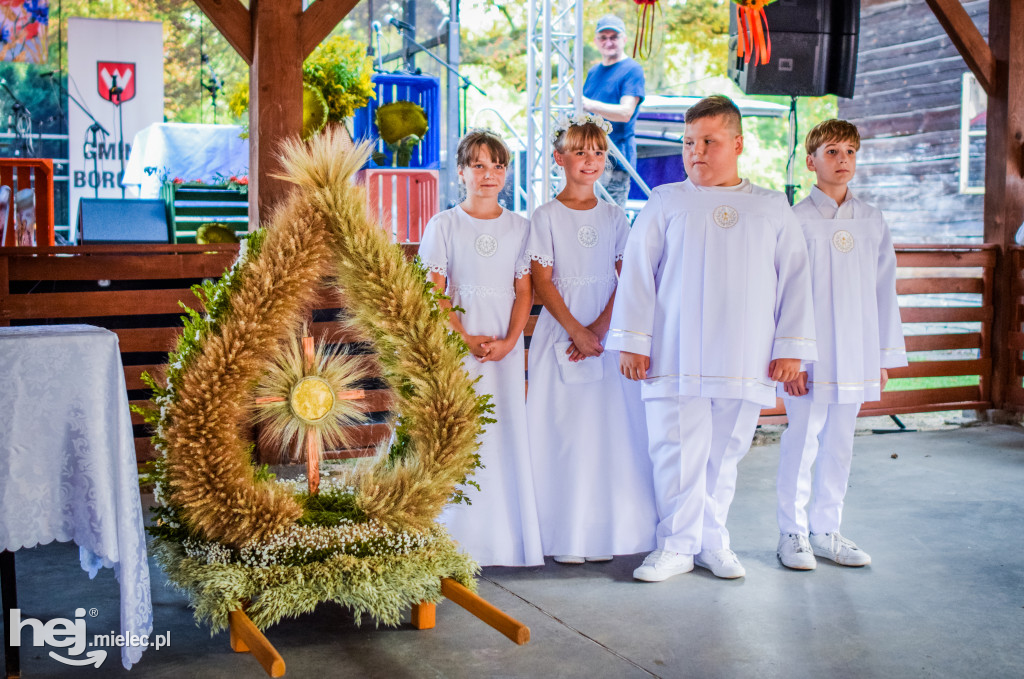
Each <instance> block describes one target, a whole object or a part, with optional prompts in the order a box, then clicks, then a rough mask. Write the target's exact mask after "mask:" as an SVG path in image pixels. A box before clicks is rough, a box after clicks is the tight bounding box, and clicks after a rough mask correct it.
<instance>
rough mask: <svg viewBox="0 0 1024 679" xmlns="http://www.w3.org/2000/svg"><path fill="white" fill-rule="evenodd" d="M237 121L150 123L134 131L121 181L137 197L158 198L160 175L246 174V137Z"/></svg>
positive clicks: (209, 177) (209, 179)
mask: <svg viewBox="0 0 1024 679" xmlns="http://www.w3.org/2000/svg"><path fill="white" fill-rule="evenodd" d="M241 134H242V127H241V126H240V125H201V124H197V123H153V124H152V125H150V126H149V127H145V128H143V129H141V130H139V132H138V133H137V134H136V135H135V139H134V140H133V141H132V148H131V152H130V153H129V154H128V164H127V165H126V166H125V168H124V179H122V180H121V183H122V184H124V186H125V187H127V188H133V187H138V192H139V196H138V197H139V198H159V197H160V186H161V185H162V184H163V180H164V178H166V179H174V178H175V177H180V178H181V179H183V180H185V181H186V182H190V181H194V180H198V181H201V182H203V183H205V184H211V183H214V182H216V181H217V178H218V177H221V178H223V177H230V176H232V175H235V176H242V175H248V174H249V140H248V139H242V138H241V136H240V135H241Z"/></svg>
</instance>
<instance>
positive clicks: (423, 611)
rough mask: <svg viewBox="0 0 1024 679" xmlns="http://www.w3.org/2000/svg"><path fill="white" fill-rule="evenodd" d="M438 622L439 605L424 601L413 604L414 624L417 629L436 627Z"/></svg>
mask: <svg viewBox="0 0 1024 679" xmlns="http://www.w3.org/2000/svg"><path fill="white" fill-rule="evenodd" d="M436 624H437V605H436V604H429V603H427V602H425V601H422V602H420V603H418V604H413V605H412V626H413V627H415V628H416V629H434V625H436Z"/></svg>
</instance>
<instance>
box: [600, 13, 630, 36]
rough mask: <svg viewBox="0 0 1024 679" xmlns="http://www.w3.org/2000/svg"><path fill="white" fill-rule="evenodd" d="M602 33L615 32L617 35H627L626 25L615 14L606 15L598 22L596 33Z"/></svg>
mask: <svg viewBox="0 0 1024 679" xmlns="http://www.w3.org/2000/svg"><path fill="white" fill-rule="evenodd" d="M601 31H615V32H616V33H625V32H626V24H624V23H623V22H622V19H620V18H619V17H617V16H615V15H614V14H605V15H604V16H603V17H601V18H600V19H598V20H597V28H596V29H595V30H594V33H600V32H601Z"/></svg>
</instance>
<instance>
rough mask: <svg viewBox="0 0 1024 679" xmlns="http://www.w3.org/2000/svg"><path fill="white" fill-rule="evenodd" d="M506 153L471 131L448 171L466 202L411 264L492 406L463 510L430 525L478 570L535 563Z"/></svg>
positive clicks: (528, 294) (517, 240)
mask: <svg viewBox="0 0 1024 679" xmlns="http://www.w3.org/2000/svg"><path fill="white" fill-rule="evenodd" d="M509 158H510V153H509V150H508V147H507V146H505V142H504V141H502V139H501V137H499V136H498V135H497V134H495V133H494V132H491V131H490V130H471V131H470V132H469V133H468V134H467V135H466V136H465V137H463V138H462V140H461V141H460V142H459V147H458V151H457V154H456V162H457V164H458V168H459V180H460V182H461V183H462V184H463V185H464V186H465V189H466V199H465V200H464V201H463V202H462V203H460V204H459V205H456V206H455V207H453V208H452V209H450V210H445V211H444V212H441V213H440V214H438V215H436V216H434V217H433V218H432V219H431V220H430V222H429V223H428V224H427V227H426V229H425V230H424V232H423V238H422V241H421V242H420V250H419V255H420V259H421V260H422V262H423V266H424V267H425V268H426V269H427V271H428V273H427V275H428V276H429V278H430V280H431V281H432V282H433V283H434V285H435V286H436V287H437V289H438V290H441V291H442V292H444V293H445V294H447V295H448V296H449V297H450V298H451V300H450V302H446V304H447V305H448V306H449V307H452V306H454V307H456V308H458V309H459V310H456V309H452V311H451V312H450V314H449V322H450V323H451V326H452V329H453V330H455V331H456V332H458V333H459V334H460V335H461V336H462V339H463V340H465V342H466V344H467V345H468V346H469V351H470V355H469V356H467V357H466V359H465V361H464V365H465V368H466V370H467V371H468V372H469V374H470V375H471V376H474V377H478V378H479V381H478V382H477V383H476V390H477V392H478V393H483V394H491V395H492V397H493V404H494V413H493V415H492V416H493V417H494V419H495V420H496V422H493V423H490V424H488V425H487V428H486V431H485V432H484V434H483V437H482V439H481V445H480V449H479V451H478V454H479V455H480V458H481V463H482V464H483V468H481V469H477V471H476V474H475V475H474V476H473V477H472V478H471V481H474V482H475V483H476V485H478V486H479V490H477V489H475V488H473V487H469V488H466V489H465V491H464V492H465V494H466V496H467V498H468V499H469V501H470V502H471V503H472V504H457V505H449V506H448V507H447V508H446V509H445V511H444V512H443V513H442V515H441V518H440V519H439V521H440V522H441V523H443V524H445V525H446V526H447V528H448V532H449V533H450V534H451V535H452V537H453V538H455V540H456V541H458V542H459V544H460V546H461V547H462V549H463V550H465V551H466V552H468V553H469V554H470V556H472V557H473V558H474V559H475V560H476V561H477V562H478V563H479V564H480V565H481V566H536V565H542V564H543V563H544V556H543V553H542V551H541V543H540V526H539V524H538V521H537V505H536V499H535V497H534V490H533V476H532V474H531V471H530V451H529V439H528V437H527V433H526V431H527V430H526V404H525V401H524V399H525V393H526V382H525V377H524V375H523V363H524V360H525V359H524V349H523V336H522V335H523V328H525V327H526V322H527V321H528V320H529V317H530V309H531V307H532V306H533V293H532V289H531V286H530V263H529V260H528V259H526V257H525V254H524V246H525V244H526V238H527V236H528V235H529V230H530V223H529V222H528V221H527V220H525V219H523V218H522V217H520V216H519V215H517V214H515V213H514V212H510V211H508V210H506V209H504V208H502V207H501V205H499V204H498V193H499V192H500V191H501V189H502V187H504V186H505V170H506V167H507V166H508V162H509Z"/></svg>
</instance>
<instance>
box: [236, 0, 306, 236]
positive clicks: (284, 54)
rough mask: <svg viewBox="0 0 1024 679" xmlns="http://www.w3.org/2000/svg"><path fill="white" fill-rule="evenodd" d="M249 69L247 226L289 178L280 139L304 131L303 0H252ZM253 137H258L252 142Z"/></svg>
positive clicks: (279, 193) (255, 223)
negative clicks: (282, 173) (281, 162)
mask: <svg viewBox="0 0 1024 679" xmlns="http://www.w3.org/2000/svg"><path fill="white" fill-rule="evenodd" d="M249 13H250V14H251V15H252V47H253V52H252V53H253V58H252V68H250V69H249V139H250V144H249V228H250V230H252V229H255V228H256V227H257V226H259V219H260V215H263V214H267V209H269V208H270V206H271V205H272V204H273V203H274V202H275V201H276V200H277V199H278V198H279V197H280V196H283V195H286V194H287V191H288V188H289V184H288V183H287V182H286V181H285V180H283V179H279V178H276V177H273V176H271V175H272V174H274V173H279V172H280V166H279V165H278V162H277V153H278V148H277V147H278V145H279V144H280V142H282V141H283V140H285V139H288V138H290V137H292V138H293V137H297V136H298V135H299V133H300V132H301V131H302V60H303V59H304V58H305V56H306V55H305V54H304V53H303V52H302V49H301V42H300V36H299V32H298V30H296V29H297V28H298V21H299V19H300V17H301V16H302V0H252V2H251V3H250V4H249ZM253 142H255V143H253Z"/></svg>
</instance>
